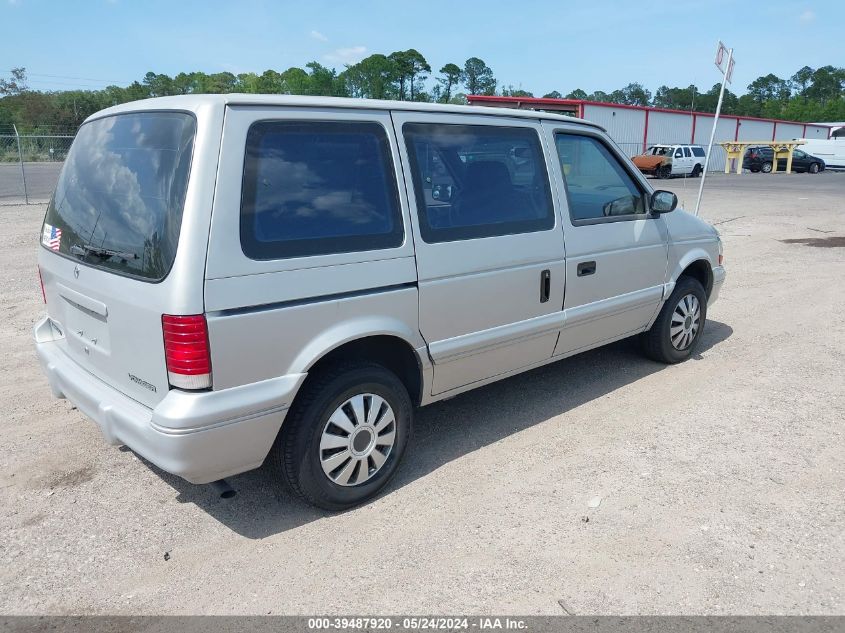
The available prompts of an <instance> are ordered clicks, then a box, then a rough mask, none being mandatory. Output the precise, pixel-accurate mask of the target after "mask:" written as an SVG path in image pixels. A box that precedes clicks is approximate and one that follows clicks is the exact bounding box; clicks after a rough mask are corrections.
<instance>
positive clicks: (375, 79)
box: [341, 53, 397, 99]
mask: <svg viewBox="0 0 845 633" xmlns="http://www.w3.org/2000/svg"><path fill="white" fill-rule="evenodd" d="M396 72H397V71H396V66H395V64H394V62H393V60H391V59H390V58H388V57H386V56H384V55H382V54H381V53H375V54H373V55H370V56H369V57H365V58H364V59H362V60H361V61H360V62H358V63H357V64H354V65H352V66H347V68H346V70H345V71H344V72H343V73H342V74H341V77H342V79H343V81H344V83H345V85H346V90H347V92H348V94H349V95H350V96H352V97H358V98H362V99H390V98H392V97H395V96H397V95H396V94H395V90H396V88H395V86H394V84H395V83H396V82H397V74H396Z"/></svg>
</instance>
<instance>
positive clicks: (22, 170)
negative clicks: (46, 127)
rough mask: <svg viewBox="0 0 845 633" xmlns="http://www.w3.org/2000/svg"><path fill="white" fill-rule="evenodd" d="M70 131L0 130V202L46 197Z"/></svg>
mask: <svg viewBox="0 0 845 633" xmlns="http://www.w3.org/2000/svg"><path fill="white" fill-rule="evenodd" d="M73 138H74V137H73V135H72V134H61V135H59V134H57V135H45V134H17V133H15V134H0V205H9V204H33V203H42V202H46V201H47V200H49V199H50V196H51V195H52V194H53V189H54V188H55V187H56V181H57V180H58V178H59V172H60V171H61V169H62V163H64V160H65V157H66V156H67V153H68V150H70V144H71V143H72V142H73Z"/></svg>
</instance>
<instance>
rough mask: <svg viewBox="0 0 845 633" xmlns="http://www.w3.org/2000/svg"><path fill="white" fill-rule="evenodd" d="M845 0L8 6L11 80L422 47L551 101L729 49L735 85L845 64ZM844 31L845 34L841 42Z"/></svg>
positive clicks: (5, 21)
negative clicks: (552, 96)
mask: <svg viewBox="0 0 845 633" xmlns="http://www.w3.org/2000/svg"><path fill="white" fill-rule="evenodd" d="M843 10H845V7H844V6H843V2H842V0H834V1H829V2H822V1H804V2H802V1H801V0H793V1H780V0H774V1H769V2H764V1H758V0H744V1H741V2H733V1H728V0H698V1H696V2H690V1H686V0H671V1H669V2H666V1H663V2H650V1H647V0H631V1H622V0H615V1H611V0H607V1H601V0H593V1H582V2H567V1H564V0H552V1H540V0H522V1H521V2H514V1H512V0H511V1H509V2H498V1H496V0H487V1H483V2H482V1H475V0H464V1H463V2H461V1H460V0H449V1H441V0H429V1H427V2H404V1H402V0H354V1H352V2H331V1H328V0H300V1H298V2H287V1H281V0H279V1H277V2H272V1H270V0H237V1H235V0H229V1H220V0H206V1H205V2H200V1H193V0H185V1H181V2H180V1H179V0H169V1H167V0H146V1H144V0H76V1H73V2H70V1H60V0H52V1H50V0H0V24H2V25H3V28H2V31H3V36H2V38H0V60H2V62H1V63H2V67H0V72H2V73H3V74H4V75H5V74H7V73H8V69H9V68H11V67H13V66H25V67H26V68H27V70H28V72H29V73H30V86H31V87H32V88H34V89H40V90H48V89H53V90H62V89H71V88H86V87H87V88H101V87H104V86H105V85H107V84H109V83H115V84H118V85H125V84H128V83H130V82H131V81H133V80H135V79H138V80H140V79H141V78H142V77H143V75H144V73H146V72H147V71H149V70H152V71H155V72H159V73H167V74H170V75H174V74H176V73H178V72H180V71H191V70H202V71H205V72H219V71H223V70H228V71H231V72H233V73H236V74H237V73H240V72H248V71H254V72H257V73H261V72H263V71H264V70H265V69H267V68H273V69H276V70H280V71H281V70H284V69H286V68H288V67H290V66H304V65H305V64H306V63H307V62H309V61H311V60H317V61H319V62H321V63H323V64H326V65H329V66H334V67H335V68H337V69H338V70H342V69H343V66H344V64H346V63H354V62H356V61H358V60H359V59H361V58H362V57H365V56H366V55H368V54H370V53H373V52H381V53H390V52H391V51H394V50H404V49H407V48H416V49H418V50H419V51H420V52H421V53H422V54H423V55H424V56H425V57H426V58H427V59H428V61H429V63H430V64H431V66H432V68H433V70H435V71H436V70H437V69H439V68H440V67H441V66H442V65H443V64H445V63H447V62H456V63H458V64H459V65H462V64H463V61H464V60H465V59H467V57H470V56H477V57H481V58H482V59H484V61H486V62H487V63H488V65H490V66H491V67H492V68H493V71H494V73H495V75H496V77H497V79H498V80H499V83H500V85H501V84H505V85H507V84H513V85H514V86H515V87H520V86H521V87H522V88H524V89H525V90H530V91H532V92H533V93H534V94H535V95H538V96H540V95H542V94H544V93H546V92H550V91H551V90H559V91H560V92H562V93H564V94H565V93H567V92H569V91H570V90H573V89H575V88H582V89H584V90H586V91H587V92H592V91H594V90H604V91H606V92H610V91H611V90H614V89H616V88H620V87H622V86H623V85H625V84H626V83H628V82H630V81H639V82H641V83H643V84H644V85H645V86H646V87H647V88H649V89H650V90H651V91H652V92H653V91H654V90H656V89H657V87H658V86H660V85H661V84H667V85H669V86H675V85H678V86H686V85H689V84H690V83H695V84H696V85H698V86H699V87H700V88H703V89H707V88H709V87H710V86H712V85H713V84H714V83H716V82H717V81H718V80H719V76H718V73H717V71H716V69H715V67H714V65H713V61H712V60H713V56H714V52H715V46H716V41H717V40H718V39H722V40H723V41H724V42H725V43H726V44H728V45H729V46H733V47H734V48H735V53H734V54H735V57H736V59H737V63H736V70H735V73H734V83H733V86H732V88H733V89H734V91H735V92H739V93H742V92H744V91H745V86H746V85H747V84H748V83H749V82H751V81H752V80H753V79H755V78H756V77H758V76H759V75H762V74H767V73H769V72H774V73H775V74H777V75H779V76H781V77H789V76H791V75H792V74H793V73H794V72H795V71H796V70H797V69H798V68H800V67H801V66H804V65H809V66H812V67H814V68H815V67H818V66H823V65H825V64H833V65H838V66H842V65H845V45H843V43H842V42H843V34H842V31H841V26H842V19H841V18H842V16H843ZM837 29H839V32H838V33H837Z"/></svg>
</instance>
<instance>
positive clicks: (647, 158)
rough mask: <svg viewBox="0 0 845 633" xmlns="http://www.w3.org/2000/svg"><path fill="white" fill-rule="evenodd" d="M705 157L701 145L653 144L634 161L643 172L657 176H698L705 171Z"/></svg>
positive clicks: (635, 157)
mask: <svg viewBox="0 0 845 633" xmlns="http://www.w3.org/2000/svg"><path fill="white" fill-rule="evenodd" d="M704 157H705V153H704V148H703V147H701V145H652V146H651V147H649V148H648V149H647V150H646V151H645V152H643V153H642V154H640V155H639V156H634V158H633V161H634V164H635V165H636V166H637V167H638V168H639V170H640V171H641V172H643V173H644V174H651V175H652V176H655V177H657V178H671V177H672V176H693V177H698V176H700V175H701V172H703V171H704Z"/></svg>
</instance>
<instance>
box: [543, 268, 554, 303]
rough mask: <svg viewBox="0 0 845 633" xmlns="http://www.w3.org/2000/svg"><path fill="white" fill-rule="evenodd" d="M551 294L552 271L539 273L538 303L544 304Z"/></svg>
mask: <svg viewBox="0 0 845 633" xmlns="http://www.w3.org/2000/svg"><path fill="white" fill-rule="evenodd" d="M551 294H552V271H550V270H544V271H543V272H541V273H540V303H546V301H548V300H549V295H551Z"/></svg>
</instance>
